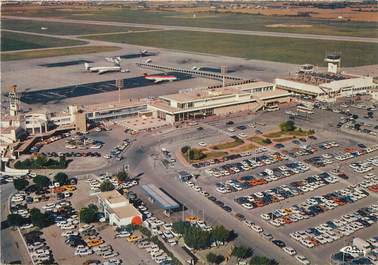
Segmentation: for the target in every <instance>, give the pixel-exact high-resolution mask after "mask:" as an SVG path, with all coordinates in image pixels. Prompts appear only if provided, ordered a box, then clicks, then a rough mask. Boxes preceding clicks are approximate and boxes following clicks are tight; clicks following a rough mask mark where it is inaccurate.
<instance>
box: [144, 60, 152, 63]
mask: <svg viewBox="0 0 378 265" xmlns="http://www.w3.org/2000/svg"><path fill="white" fill-rule="evenodd" d="M151 62H152V60H151V59H147V60H146V61H145V62H144V63H151Z"/></svg>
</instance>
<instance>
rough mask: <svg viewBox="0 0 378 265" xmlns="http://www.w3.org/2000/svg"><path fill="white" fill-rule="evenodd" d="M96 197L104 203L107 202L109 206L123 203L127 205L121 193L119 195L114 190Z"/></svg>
mask: <svg viewBox="0 0 378 265" xmlns="http://www.w3.org/2000/svg"><path fill="white" fill-rule="evenodd" d="M98 196H99V197H100V198H101V199H102V200H104V201H105V200H107V201H108V202H110V203H111V204H113V203H120V202H125V201H126V202H127V203H129V201H128V200H127V199H126V198H125V197H123V195H122V194H121V193H119V192H118V191H116V190H112V191H105V192H101V193H100V194H99V195H98Z"/></svg>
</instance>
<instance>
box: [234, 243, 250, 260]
mask: <svg viewBox="0 0 378 265" xmlns="http://www.w3.org/2000/svg"><path fill="white" fill-rule="evenodd" d="M252 253H253V251H252V249H250V248H246V247H242V246H240V247H234V249H233V250H232V256H235V257H236V258H237V259H238V260H242V259H247V258H249V257H250V256H252Z"/></svg>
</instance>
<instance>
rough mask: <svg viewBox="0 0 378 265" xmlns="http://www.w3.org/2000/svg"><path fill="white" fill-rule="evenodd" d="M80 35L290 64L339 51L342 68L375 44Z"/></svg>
mask: <svg viewBox="0 0 378 265" xmlns="http://www.w3.org/2000/svg"><path fill="white" fill-rule="evenodd" d="M84 38H88V39H94V40H104V41H109V42H116V43H128V44H135V45H144V46H151V47H157V48H166V49H175V50H183V51H190V52H200V53H210V54H218V55H225V56H232V57H242V58H247V59H258V60H267V61H275V62H285V63H294V64H304V63H312V64H315V65H324V62H323V57H324V54H325V53H326V52H329V51H338V52H341V53H342V54H343V66H345V67H354V66H362V65H371V64H375V63H376V62H377V60H378V52H377V51H378V45H377V44H372V43H359V42H341V41H325V40H308V39H295V38H284V37H282V38H281V37H262V36H246V35H237V34H222V33H206V32H190V33H189V32H187V31H160V32H143V33H127V34H110V35H97V36H88V37H85V36H84Z"/></svg>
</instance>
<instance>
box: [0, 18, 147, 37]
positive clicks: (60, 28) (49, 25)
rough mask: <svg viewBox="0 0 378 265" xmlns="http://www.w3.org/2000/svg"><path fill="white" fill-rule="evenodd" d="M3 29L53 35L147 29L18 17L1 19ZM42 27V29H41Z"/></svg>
mask: <svg viewBox="0 0 378 265" xmlns="http://www.w3.org/2000/svg"><path fill="white" fill-rule="evenodd" d="M1 23H2V28H3V29H10V30H19V31H27V32H35V33H43V34H54V35H80V34H81V35H83V34H96V33H109V32H127V31H137V30H147V29H144V28H132V27H116V26H108V25H90V24H77V23H59V22H45V21H32V20H18V19H3V20H1ZM42 28H43V29H42Z"/></svg>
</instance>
